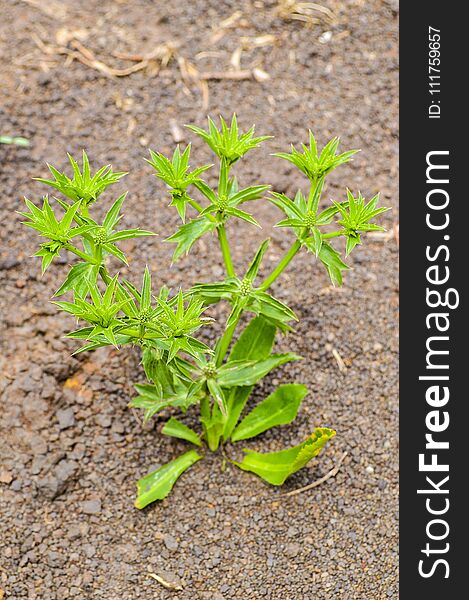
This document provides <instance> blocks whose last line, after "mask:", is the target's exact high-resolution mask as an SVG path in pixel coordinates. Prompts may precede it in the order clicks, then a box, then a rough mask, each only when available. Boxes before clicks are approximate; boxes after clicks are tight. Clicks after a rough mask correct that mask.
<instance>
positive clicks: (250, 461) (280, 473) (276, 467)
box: [235, 427, 336, 485]
mask: <svg viewBox="0 0 469 600" xmlns="http://www.w3.org/2000/svg"><path fill="white" fill-rule="evenodd" d="M335 433H336V432H335V431H334V430H333V429H328V428H326V427H318V428H316V429H315V430H314V432H313V433H312V434H311V435H310V436H309V437H308V439H306V440H305V441H304V442H302V443H301V444H298V446H294V447H293V448H288V449H287V450H280V452H269V453H263V452H253V451H252V450H244V453H245V456H244V459H243V461H242V462H237V463H235V464H236V465H237V466H238V467H239V468H240V469H243V471H250V472H252V473H255V474H256V475H258V476H259V477H261V478H262V479H264V480H265V481H267V482H269V483H271V484H272V485H282V484H283V483H284V482H285V480H286V479H287V478H288V477H290V475H293V473H296V472H297V471H299V470H300V469H302V468H303V467H304V466H306V465H307V464H308V462H309V461H310V460H311V459H312V458H314V457H315V456H317V455H318V454H319V453H320V452H321V450H322V448H323V446H324V445H325V444H326V442H327V441H328V440H330V439H331V438H332V437H334V435H335Z"/></svg>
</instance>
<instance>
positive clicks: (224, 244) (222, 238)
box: [217, 223, 235, 277]
mask: <svg viewBox="0 0 469 600" xmlns="http://www.w3.org/2000/svg"><path fill="white" fill-rule="evenodd" d="M217 231H218V240H219V242H220V248H221V252H222V254H223V260H224V261H225V267H226V274H227V275H228V277H234V274H235V271H234V268H233V262H232V261H231V254H230V246H229V244H228V238H227V237H226V229H225V225H224V224H223V223H221V224H220V225H219V226H218V228H217Z"/></svg>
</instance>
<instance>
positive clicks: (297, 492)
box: [280, 452, 348, 498]
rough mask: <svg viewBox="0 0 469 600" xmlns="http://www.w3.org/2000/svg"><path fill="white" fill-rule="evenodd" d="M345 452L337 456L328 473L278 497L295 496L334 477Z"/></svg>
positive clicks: (345, 454)
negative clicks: (333, 465) (337, 459)
mask: <svg viewBox="0 0 469 600" xmlns="http://www.w3.org/2000/svg"><path fill="white" fill-rule="evenodd" d="M347 454H348V452H344V453H343V454H342V456H341V457H340V458H339V462H338V463H337V464H336V466H335V467H334V468H333V469H331V470H330V471H329V473H326V475H324V477H321V478H320V479H317V480H316V481H313V483H310V484H308V485H305V486H304V487H300V488H298V489H296V490H292V491H291V492H287V493H286V494H281V496H280V497H281V498H286V497H288V496H296V495H297V494H301V493H302V492H306V491H308V490H312V489H313V488H315V487H318V485H321V484H322V483H324V482H325V481H327V480H328V479H330V478H331V477H335V476H336V475H337V473H338V472H339V469H340V467H341V465H342V463H343V462H344V460H345V457H346V456H347Z"/></svg>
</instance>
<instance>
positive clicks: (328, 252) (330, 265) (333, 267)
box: [319, 241, 350, 286]
mask: <svg viewBox="0 0 469 600" xmlns="http://www.w3.org/2000/svg"><path fill="white" fill-rule="evenodd" d="M319 260H320V261H321V262H322V264H323V265H324V266H325V267H326V269H327V272H328V274H329V277H330V279H331V281H332V283H333V284H334V285H338V286H341V285H342V271H347V270H348V269H350V267H349V266H348V265H346V264H345V263H344V261H343V260H342V258H341V256H340V254H339V252H337V250H335V249H334V248H333V247H332V246H331V245H330V244H329V243H327V242H324V241H323V243H322V246H321V250H320V251H319Z"/></svg>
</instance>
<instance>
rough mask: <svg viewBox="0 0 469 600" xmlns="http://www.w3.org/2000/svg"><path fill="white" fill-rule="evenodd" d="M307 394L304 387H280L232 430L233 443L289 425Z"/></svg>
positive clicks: (294, 384) (291, 384)
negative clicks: (279, 426) (276, 427)
mask: <svg viewBox="0 0 469 600" xmlns="http://www.w3.org/2000/svg"><path fill="white" fill-rule="evenodd" d="M307 393H308V389H307V388H306V386H304V385H299V384H296V383H287V384H285V385H280V386H279V387H278V388H277V389H276V390H275V392H273V393H272V394H270V396H267V398H265V400H263V401H262V402H261V403H260V404H258V405H257V406H256V407H255V408H254V409H253V410H252V411H251V412H250V413H249V414H248V415H247V416H246V417H244V419H243V420H242V421H241V423H240V424H239V425H238V426H237V427H236V429H235V430H234V432H233V434H232V436H231V439H232V440H233V442H237V441H239V440H247V439H248V438H252V437H255V436H256V435H259V434H260V433H262V432H264V431H266V430H267V429H270V428H271V427H275V426H276V425H286V424H287V423H291V422H292V421H293V420H294V419H295V417H296V415H297V413H298V408H299V406H300V404H301V402H302V400H303V398H304V397H305V396H306V394H307Z"/></svg>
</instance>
